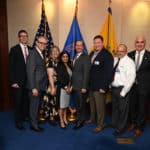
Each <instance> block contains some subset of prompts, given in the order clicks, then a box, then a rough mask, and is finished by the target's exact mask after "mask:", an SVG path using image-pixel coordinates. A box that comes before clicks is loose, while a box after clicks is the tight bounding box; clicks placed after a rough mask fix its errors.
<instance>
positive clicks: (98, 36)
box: [93, 35, 104, 42]
mask: <svg viewBox="0 0 150 150" xmlns="http://www.w3.org/2000/svg"><path fill="white" fill-rule="evenodd" d="M95 39H100V40H101V41H102V42H103V41H104V38H103V37H102V36H101V35H96V36H95V37H94V38H93V40H95Z"/></svg>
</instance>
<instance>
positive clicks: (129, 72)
mask: <svg viewBox="0 0 150 150" xmlns="http://www.w3.org/2000/svg"><path fill="white" fill-rule="evenodd" d="M135 76H136V70H135V64H134V62H133V60H132V59H131V58H130V57H128V56H127V46H126V45H125V44H120V45H119V46H118V50H117V57H115V59H114V77H113V82H112V125H113V127H114V128H115V132H114V133H113V135H114V136H119V135H121V134H122V133H123V132H125V129H126V127H127V120H128V112H129V92H130V89H131V88H132V85H133V83H134V81H135Z"/></svg>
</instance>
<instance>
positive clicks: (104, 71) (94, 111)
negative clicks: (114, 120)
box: [90, 48, 113, 128]
mask: <svg viewBox="0 0 150 150" xmlns="http://www.w3.org/2000/svg"><path fill="white" fill-rule="evenodd" d="M93 55H94V52H92V53H91V54H90V56H91V60H92V57H93ZM112 71H113V57H112V55H111V53H110V52H109V51H108V50H107V49H105V48H103V49H102V50H101V51H100V52H99V53H98V54H97V56H96V57H95V59H94V60H93V62H92V65H91V70H90V91H91V94H90V107H91V116H90V120H91V121H92V122H96V124H97V127H98V128H103V126H104V119H105V97H106V94H105V93H100V91H99V90H100V89H102V90H104V91H105V92H107V90H108V88H109V85H110V83H111V81H112Z"/></svg>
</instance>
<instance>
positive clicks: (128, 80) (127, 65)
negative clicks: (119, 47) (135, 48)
mask: <svg viewBox="0 0 150 150" xmlns="http://www.w3.org/2000/svg"><path fill="white" fill-rule="evenodd" d="M117 61H118V58H117V57H116V58H115V59H114V66H115V65H116V63H117ZM135 77H136V68H135V64H134V62H133V60H132V59H131V58H129V57H128V56H127V55H125V56H124V57H122V58H121V59H120V62H119V64H118V67H117V68H116V72H115V76H114V81H113V82H112V86H113V87H119V86H123V88H122V90H121V92H120V95H121V96H123V97H124V96H125V95H126V94H127V93H128V92H129V90H130V89H131V87H132V85H133V83H134V82H135Z"/></svg>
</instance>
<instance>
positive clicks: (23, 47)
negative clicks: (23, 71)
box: [20, 43, 29, 61]
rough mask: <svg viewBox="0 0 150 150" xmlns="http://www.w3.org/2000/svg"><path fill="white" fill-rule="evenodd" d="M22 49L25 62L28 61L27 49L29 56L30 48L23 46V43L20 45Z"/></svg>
mask: <svg viewBox="0 0 150 150" xmlns="http://www.w3.org/2000/svg"><path fill="white" fill-rule="evenodd" d="M20 47H21V50H22V53H23V57H24V60H25V61H26V54H25V47H26V52H27V55H28V54H29V50H28V47H27V45H23V44H22V43H20Z"/></svg>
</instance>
